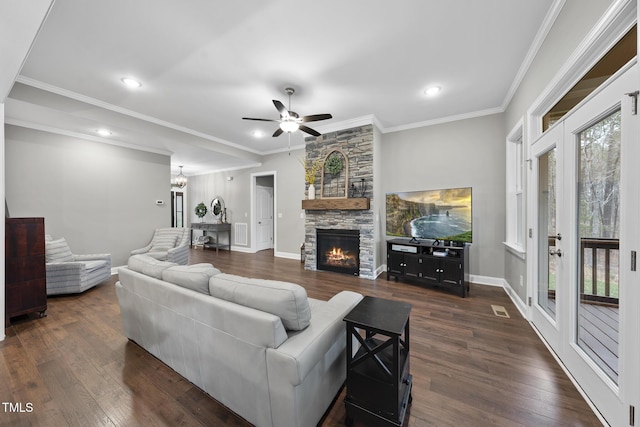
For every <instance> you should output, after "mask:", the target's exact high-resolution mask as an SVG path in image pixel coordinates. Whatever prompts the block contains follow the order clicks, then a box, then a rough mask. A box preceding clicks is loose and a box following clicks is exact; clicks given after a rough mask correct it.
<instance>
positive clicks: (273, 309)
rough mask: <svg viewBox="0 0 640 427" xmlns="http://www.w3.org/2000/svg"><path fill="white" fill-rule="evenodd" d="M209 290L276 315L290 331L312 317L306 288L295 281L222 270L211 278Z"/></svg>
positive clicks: (237, 302)
mask: <svg viewBox="0 0 640 427" xmlns="http://www.w3.org/2000/svg"><path fill="white" fill-rule="evenodd" d="M209 293H210V294H211V295H212V296H214V297H216V298H220V299H224V300H226V301H231V302H234V303H236V304H240V305H244V306H247V307H251V308H255V309H257V310H261V311H265V312H267V313H271V314H274V315H276V316H278V317H280V319H281V320H282V324H283V325H284V327H285V328H286V329H288V330H291V331H299V330H302V329H304V328H306V327H307V326H309V321H310V320H311V309H310V308H309V301H308V300H307V291H306V290H305V289H304V288H303V287H302V286H300V285H296V284H295V283H288V282H280V281H276V280H262V279H249V278H246V277H240V276H234V275H231V274H225V273H221V274H217V275H215V276H212V277H211V279H209Z"/></svg>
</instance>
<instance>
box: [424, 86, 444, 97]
mask: <svg viewBox="0 0 640 427" xmlns="http://www.w3.org/2000/svg"><path fill="white" fill-rule="evenodd" d="M441 89H442V88H441V87H440V86H431V87H429V88H427V89H426V90H425V91H424V94H425V95H427V96H434V95H436V94H437V93H439V92H440V90H441Z"/></svg>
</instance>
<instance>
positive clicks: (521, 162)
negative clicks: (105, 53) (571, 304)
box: [504, 119, 526, 259]
mask: <svg viewBox="0 0 640 427" xmlns="http://www.w3.org/2000/svg"><path fill="white" fill-rule="evenodd" d="M525 154H526V150H525V145H524V120H523V119H520V120H519V121H518V123H517V124H516V126H515V127H514V128H513V130H512V131H511V132H509V135H508V136H507V139H506V168H505V169H506V186H505V187H506V195H505V196H506V230H505V236H506V239H505V241H504V245H505V246H506V247H507V248H508V249H509V250H510V251H511V252H512V253H513V254H514V255H516V256H518V257H519V258H521V259H525V256H526V249H525V248H526V239H525V235H526V216H525V211H526V194H525V188H526V183H525V179H526V174H525V163H526V159H525Z"/></svg>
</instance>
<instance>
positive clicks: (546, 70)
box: [503, 0, 613, 302]
mask: <svg viewBox="0 0 640 427" xmlns="http://www.w3.org/2000/svg"><path fill="white" fill-rule="evenodd" d="M612 3H613V1H611V0H588V1H585V0H567V1H566V3H565V5H564V7H563V8H562V11H561V12H560V15H559V16H558V18H557V19H556V22H555V23H554V25H553V28H552V29H551V30H550V31H549V34H548V35H547V38H546V39H545V41H544V43H543V44H542V47H541V48H540V50H539V51H538V53H537V55H536V57H535V59H534V61H533V62H532V64H531V66H530V68H529V70H528V72H527V74H526V75H525V77H524V79H523V80H522V83H521V84H520V86H519V88H518V90H517V91H516V93H515V94H514V96H513V98H512V100H511V103H510V104H509V105H508V107H507V109H506V111H505V113H504V115H505V129H504V132H505V135H507V134H508V133H509V132H510V131H511V129H513V128H514V127H515V126H516V124H517V122H518V120H520V119H521V118H524V119H525V127H527V126H528V125H531V124H528V123H527V120H526V113H527V109H528V108H529V107H530V106H531V105H532V104H533V103H534V102H535V100H536V98H537V97H538V96H539V95H540V93H541V92H542V91H543V90H544V89H545V87H546V86H547V85H548V84H549V83H550V82H551V81H552V79H553V78H554V77H555V75H556V74H557V73H558V72H559V71H560V69H561V68H562V66H563V65H564V64H565V62H566V61H567V59H568V58H569V57H570V56H571V54H572V53H573V52H574V51H575V50H576V49H577V47H578V45H579V44H580V43H581V42H582V40H583V39H584V38H585V36H586V35H587V33H588V32H589V31H590V30H591V29H592V28H593V27H594V26H595V24H596V23H597V21H598V20H599V19H600V17H601V16H602V15H603V14H604V13H605V11H606V10H607V8H608V7H609V6H610V5H611V4H612ZM505 139H506V138H505ZM524 143H525V146H526V145H527V144H529V143H531V141H528V138H527V135H526V133H525V135H524ZM525 181H526V177H525ZM525 184H526V182H525ZM525 188H526V187H525ZM525 200H526V198H525ZM525 235H526V234H525ZM503 257H504V263H505V272H504V278H505V280H506V281H507V283H508V284H509V285H510V286H511V288H512V289H513V290H514V291H515V292H516V294H517V295H518V296H519V297H520V299H521V300H522V301H523V302H525V301H526V299H527V264H526V260H523V259H521V258H519V257H518V256H516V255H514V254H513V253H512V252H510V251H509V250H506V249H505V250H504V256H503ZM521 276H522V278H523V284H522V286H521V285H520V277H521Z"/></svg>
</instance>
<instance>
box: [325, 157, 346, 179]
mask: <svg viewBox="0 0 640 427" xmlns="http://www.w3.org/2000/svg"><path fill="white" fill-rule="evenodd" d="M324 167H325V169H326V170H327V172H329V173H330V174H331V175H338V174H339V173H340V172H341V171H342V156H340V154H338V153H335V154H332V155H331V156H329V158H328V159H327V161H326V162H325V164H324Z"/></svg>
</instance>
